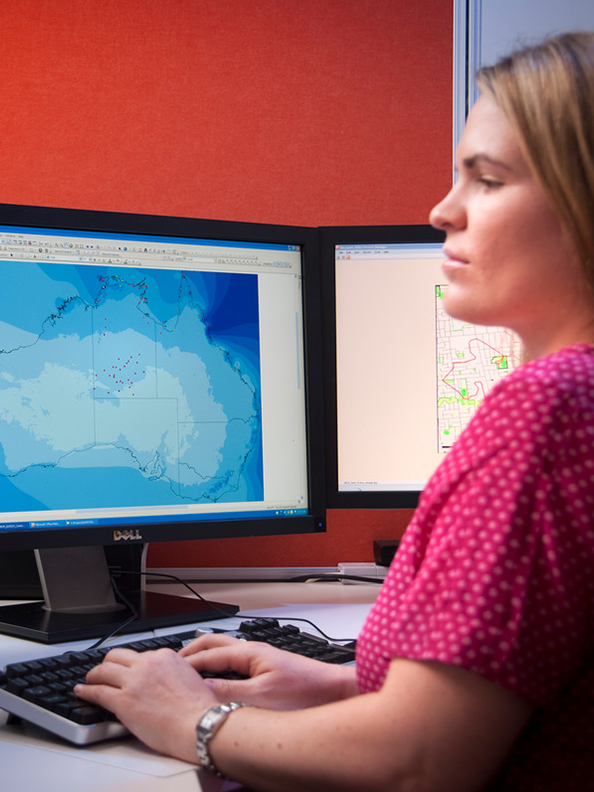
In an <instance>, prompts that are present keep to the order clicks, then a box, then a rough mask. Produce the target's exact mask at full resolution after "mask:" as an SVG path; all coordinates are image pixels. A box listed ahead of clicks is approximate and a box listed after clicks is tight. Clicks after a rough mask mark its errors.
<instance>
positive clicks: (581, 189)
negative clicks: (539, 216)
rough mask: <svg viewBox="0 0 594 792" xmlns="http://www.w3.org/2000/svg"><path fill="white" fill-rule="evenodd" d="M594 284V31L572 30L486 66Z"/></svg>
mask: <svg viewBox="0 0 594 792" xmlns="http://www.w3.org/2000/svg"><path fill="white" fill-rule="evenodd" d="M477 83H478V86H479V88H480V89H481V90H482V91H483V92H488V93H489V94H490V95H491V96H492V97H493V98H494V100H495V101H496V102H497V104H498V105H499V107H500V108H501V109H502V110H503V112H504V113H505V115H506V117H507V119H508V121H509V122H510V123H511V124H512V126H513V127H514V129H515V131H516V132H517V134H518V136H519V139H520V145H521V146H522V149H523V154H524V156H525V158H526V160H527V162H528V164H529V166H530V168H531V169H532V171H533V173H534V174H535V176H536V178H537V179H539V181H540V183H541V184H542V186H543V188H544V190H545V192H546V193H547V195H548V197H549V199H550V200H551V202H552V204H553V206H554V207H555V209H556V211H557V213H558V215H559V217H560V219H561V221H562V223H563V225H564V226H565V228H566V229H567V230H568V232H569V234H570V235H571V238H572V239H573V242H574V244H575V247H576V250H577V252H578V255H579V256H580V259H581V262H582V266H583V268H584V272H585V275H586V277H587V280H588V282H589V284H590V286H591V288H592V289H593V290H594V32H582V33H567V34H564V35H561V36H557V37H555V38H550V39H547V40H546V41H544V42H543V43H542V44H539V45H537V46H534V47H526V48H525V49H522V50H518V51H517V52H515V53H513V54H512V55H510V56H508V57H506V58H503V59H502V60H500V61H499V62H498V63H496V64H495V65H493V66H487V67H485V68H482V69H481V70H480V71H479V72H478V74H477Z"/></svg>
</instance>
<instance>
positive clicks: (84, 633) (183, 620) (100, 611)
mask: <svg viewBox="0 0 594 792" xmlns="http://www.w3.org/2000/svg"><path fill="white" fill-rule="evenodd" d="M35 557H36V561H37V566H38V570H39V577H40V581H41V587H42V590H43V594H44V600H43V601H42V602H25V603H20V604H17V605H3V606H1V607H0V633H4V634H6V635H13V636H16V637H19V638H28V639H30V640H33V641H39V642H41V643H48V644H53V643H62V642H65V641H77V640H84V639H87V638H101V637H102V636H108V635H110V634H111V633H112V632H114V631H118V632H120V633H130V632H144V631H148V630H154V629H156V628H158V627H173V626H176V625H183V624H190V623H193V622H199V621H206V620H211V619H221V618H226V617H229V616H233V615H234V614H236V613H237V612H238V610H239V607H238V606H237V605H229V604H227V603H221V602H212V601H205V600H200V599H198V598H194V597H177V596H173V595H171V594H158V593H155V592H150V591H146V590H145V589H144V586H142V585H140V586H139V587H138V588H136V589H129V588H127V587H126V586H125V585H123V586H122V588H123V589H125V591H124V597H122V600H124V599H125V600H127V601H128V602H129V603H130V605H131V606H133V608H134V610H135V612H136V613H137V617H136V618H135V619H134V620H133V621H128V620H129V618H130V616H131V615H132V611H131V610H130V607H129V606H128V605H127V604H125V602H124V601H120V600H119V598H118V596H117V595H116V593H115V591H114V587H113V586H112V582H111V576H110V572H109V568H108V563H107V560H106V557H105V550H104V548H103V547H74V548H51V549H44V550H36V551H35ZM122 571H124V572H125V571H126V570H122ZM126 622H127V623H126ZM118 628H119V629H118Z"/></svg>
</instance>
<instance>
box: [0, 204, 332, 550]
mask: <svg viewBox="0 0 594 792" xmlns="http://www.w3.org/2000/svg"><path fill="white" fill-rule="evenodd" d="M0 225H7V226H26V227H32V228H40V229H43V228H46V229H60V228H64V229H69V230H75V231H82V232H91V233H92V232H115V233H131V234H136V233H138V234H146V235H156V236H174V237H187V238H189V239H191V238H199V239H213V240H222V241H245V242H256V243H258V242H263V243H272V244H288V245H300V246H301V248H302V250H303V290H304V302H305V312H304V351H305V367H306V394H305V395H306V407H307V445H308V479H309V481H308V484H309V510H308V514H306V515H297V516H271V517H265V518H245V517H241V518H237V519H235V518H233V519H213V520H207V519H200V520H196V521H192V522H182V523H180V522H172V523H159V524H141V525H137V526H136V525H135V526H134V531H130V530H128V527H124V526H122V529H121V530H119V529H118V528H117V526H114V527H109V528H106V527H85V528H78V527H74V528H69V529H66V530H60V529H56V530H54V529H50V530H39V531H36V530H32V529H30V530H26V531H15V532H12V531H11V532H4V531H0V552H3V551H12V550H29V549H33V548H55V547H70V546H81V547H86V546H93V545H103V546H108V545H117V544H118V543H119V544H123V543H126V544H134V543H140V544H146V543H154V542H173V541H190V540H200V539H216V538H231V537H235V538H242V537H250V536H276V535H285V534H306V533H319V532H324V531H325V530H326V505H325V486H324V481H325V467H324V431H323V395H322V387H323V385H322V383H323V370H322V366H323V361H322V352H321V349H320V344H319V338H320V335H321V294H320V273H319V246H318V232H317V229H315V228H312V227H306V226H286V225H273V224H265V223H254V222H241V221H231V220H209V219H201V218H189V217H176V216H166V215H151V214H135V213H124V212H108V211H100V210H87V209H68V208H55V207H41V206H24V205H16V204H0Z"/></svg>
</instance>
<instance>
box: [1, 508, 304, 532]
mask: <svg viewBox="0 0 594 792" xmlns="http://www.w3.org/2000/svg"><path fill="white" fill-rule="evenodd" d="M307 514H309V512H308V510H307V509H306V508H297V509H265V510H262V511H240V512H236V511H234V512H217V513H216V514H213V513H212V512H211V513H210V514H206V513H199V514H192V515H186V514H183V515H180V514H174V515H172V514H159V515H146V514H142V515H134V516H131V517H113V516H111V517H85V518H81V519H76V518H68V519H60V520H30V521H29V520H22V521H12V522H8V521H7V522H0V532H2V531H6V532H8V531H29V530H31V531H39V530H53V529H64V528H66V529H68V528H87V527H88V528H94V527H104V528H109V527H112V526H122V525H132V526H134V525H159V524H160V523H183V522H199V521H201V520H209V521H221V520H245V519H253V520H256V519H263V518H278V517H303V516H306V515H307Z"/></svg>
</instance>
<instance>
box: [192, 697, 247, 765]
mask: <svg viewBox="0 0 594 792" xmlns="http://www.w3.org/2000/svg"><path fill="white" fill-rule="evenodd" d="M245 706H246V705H245V704H244V703H243V701H229V702H228V703H227V704H215V705H214V706H213V707H210V708H209V709H207V710H206V712H205V713H204V715H203V716H202V717H201V718H200V720H199V721H198V725H197V726H196V751H197V752H198V761H199V762H200V766H201V767H204V769H205V770H209V771H210V772H211V773H214V775H217V776H219V777H220V778H224V777H225V776H224V775H223V774H222V773H221V772H219V770H218V769H217V767H216V765H215V763H214V762H213V761H212V759H211V756H210V751H209V743H210V741H211V740H212V738H213V737H214V736H215V734H216V733H217V732H218V730H219V729H220V728H221V726H222V725H223V723H225V721H226V720H227V718H228V717H229V715H230V714H231V713H232V712H235V710H236V709H239V708H240V707H245Z"/></svg>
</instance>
